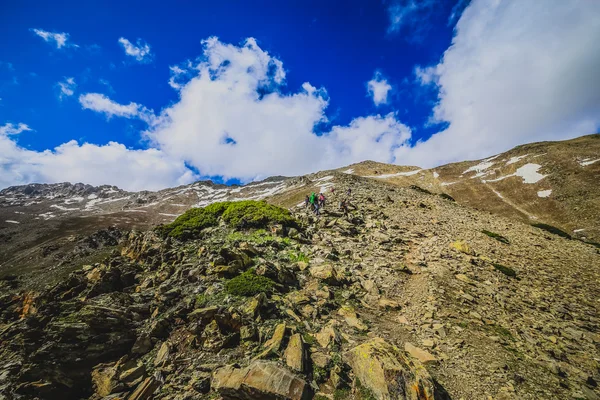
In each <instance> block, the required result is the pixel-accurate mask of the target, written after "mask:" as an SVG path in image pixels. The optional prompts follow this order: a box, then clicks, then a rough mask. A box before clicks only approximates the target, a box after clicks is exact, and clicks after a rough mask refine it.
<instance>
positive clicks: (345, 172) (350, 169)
mask: <svg viewBox="0 0 600 400" xmlns="http://www.w3.org/2000/svg"><path fill="white" fill-rule="evenodd" d="M342 173H343V174H353V173H354V169H352V168H348V169H347V170H345V171H342Z"/></svg>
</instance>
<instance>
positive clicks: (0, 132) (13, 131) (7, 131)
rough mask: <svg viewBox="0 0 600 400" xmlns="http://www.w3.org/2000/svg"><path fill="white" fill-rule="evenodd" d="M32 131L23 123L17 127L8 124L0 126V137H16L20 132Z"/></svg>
mask: <svg viewBox="0 0 600 400" xmlns="http://www.w3.org/2000/svg"><path fill="white" fill-rule="evenodd" d="M31 130H32V129H31V128H30V127H29V126H27V125H26V124H24V123H22V122H21V123H19V124H17V125H15V124H12V123H10V122H8V123H6V124H4V125H2V126H0V137H2V136H8V135H18V134H19V133H21V132H25V131H31Z"/></svg>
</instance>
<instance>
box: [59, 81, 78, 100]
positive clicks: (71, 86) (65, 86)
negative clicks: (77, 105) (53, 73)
mask: <svg viewBox="0 0 600 400" xmlns="http://www.w3.org/2000/svg"><path fill="white" fill-rule="evenodd" d="M56 85H57V87H58V89H59V93H58V98H59V99H60V100H62V99H64V98H65V97H69V96H73V94H75V88H76V87H77V84H76V83H75V78H73V77H71V78H65V79H64V80H63V81H61V82H58V83H57V84H56Z"/></svg>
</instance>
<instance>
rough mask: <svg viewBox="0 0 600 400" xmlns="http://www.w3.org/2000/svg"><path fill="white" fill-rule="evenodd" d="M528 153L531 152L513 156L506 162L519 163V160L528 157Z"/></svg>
mask: <svg viewBox="0 0 600 400" xmlns="http://www.w3.org/2000/svg"><path fill="white" fill-rule="evenodd" d="M528 155H529V154H525V155H523V156H517V157H511V159H510V160H508V161H507V162H506V165H510V164H514V163H517V162H519V161H521V160H522V159H524V158H525V157H527V156H528Z"/></svg>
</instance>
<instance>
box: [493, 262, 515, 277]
mask: <svg viewBox="0 0 600 400" xmlns="http://www.w3.org/2000/svg"><path fill="white" fill-rule="evenodd" d="M492 265H493V266H494V268H496V270H498V271H500V272H502V273H503V274H504V275H506V276H508V277H511V278H514V277H516V276H517V272H516V271H515V270H514V269H512V268H510V267H506V266H504V265H502V264H496V263H493V264H492Z"/></svg>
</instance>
